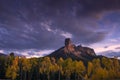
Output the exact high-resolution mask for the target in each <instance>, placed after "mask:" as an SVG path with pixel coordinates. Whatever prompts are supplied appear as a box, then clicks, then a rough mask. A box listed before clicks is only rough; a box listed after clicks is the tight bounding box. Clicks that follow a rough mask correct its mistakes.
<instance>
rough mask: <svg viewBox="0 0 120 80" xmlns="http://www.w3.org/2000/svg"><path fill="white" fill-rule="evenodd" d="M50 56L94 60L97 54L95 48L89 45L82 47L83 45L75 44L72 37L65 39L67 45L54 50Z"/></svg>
mask: <svg viewBox="0 0 120 80" xmlns="http://www.w3.org/2000/svg"><path fill="white" fill-rule="evenodd" d="M48 56H49V57H55V58H60V57H62V58H64V59H66V58H72V59H73V60H85V61H86V60H92V59H93V58H96V57H97V56H96V54H95V52H94V50H93V49H91V48H89V47H82V46H81V45H79V46H76V45H74V44H73V43H72V42H71V40H70V38H67V39H65V46H64V47H62V48H60V49H58V50H56V51H54V52H53V53H51V54H50V55H48Z"/></svg>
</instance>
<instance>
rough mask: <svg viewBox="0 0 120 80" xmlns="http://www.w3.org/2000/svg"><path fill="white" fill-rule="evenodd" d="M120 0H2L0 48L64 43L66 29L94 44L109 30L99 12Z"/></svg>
mask: <svg viewBox="0 0 120 80" xmlns="http://www.w3.org/2000/svg"><path fill="white" fill-rule="evenodd" d="M119 4H120V1H119V0H19V1H18V0H0V48H1V49H9V48H13V49H14V48H15V49H31V48H39V49H46V48H52V49H54V48H56V47H59V46H62V45H63V44H62V43H63V40H64V38H65V36H62V35H61V34H62V33H64V32H67V33H69V34H71V35H72V39H73V40H74V41H75V42H78V43H82V44H93V43H96V42H99V41H102V40H103V39H104V38H105V37H106V36H107V34H108V33H109V32H108V31H106V30H103V29H102V28H101V27H100V26H99V25H98V24H97V21H98V20H97V19H96V18H95V17H96V15H99V14H100V13H102V12H104V11H111V10H112V11H114V10H118V9H119V8H120V6H119Z"/></svg>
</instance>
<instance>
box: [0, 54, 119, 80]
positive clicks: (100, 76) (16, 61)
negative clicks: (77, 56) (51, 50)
mask: <svg viewBox="0 0 120 80" xmlns="http://www.w3.org/2000/svg"><path fill="white" fill-rule="evenodd" d="M0 79H8V80H115V79H120V61H119V60H118V59H115V58H106V57H103V58H101V59H99V58H95V59H93V60H91V61H88V62H87V64H85V63H84V62H83V61H77V60H72V59H71V58H67V59H62V58H59V59H55V58H54V57H42V58H25V57H17V56H14V55H13V54H10V55H9V56H7V57H2V56H1V57H0Z"/></svg>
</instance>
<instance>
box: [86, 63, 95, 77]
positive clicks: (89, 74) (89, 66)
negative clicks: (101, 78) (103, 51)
mask: <svg viewBox="0 0 120 80" xmlns="http://www.w3.org/2000/svg"><path fill="white" fill-rule="evenodd" d="M93 70H94V68H93V64H92V62H88V67H87V75H88V78H90V77H91V76H92V73H93Z"/></svg>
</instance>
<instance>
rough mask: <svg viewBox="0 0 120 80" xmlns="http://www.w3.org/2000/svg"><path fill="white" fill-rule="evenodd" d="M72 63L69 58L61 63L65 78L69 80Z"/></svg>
mask: <svg viewBox="0 0 120 80" xmlns="http://www.w3.org/2000/svg"><path fill="white" fill-rule="evenodd" d="M72 63H73V61H72V59H71V58H68V59H66V60H65V61H64V63H63V72H64V75H65V77H66V80H70V76H71V74H72V71H73V67H72Z"/></svg>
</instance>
